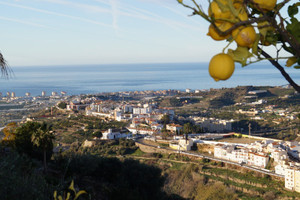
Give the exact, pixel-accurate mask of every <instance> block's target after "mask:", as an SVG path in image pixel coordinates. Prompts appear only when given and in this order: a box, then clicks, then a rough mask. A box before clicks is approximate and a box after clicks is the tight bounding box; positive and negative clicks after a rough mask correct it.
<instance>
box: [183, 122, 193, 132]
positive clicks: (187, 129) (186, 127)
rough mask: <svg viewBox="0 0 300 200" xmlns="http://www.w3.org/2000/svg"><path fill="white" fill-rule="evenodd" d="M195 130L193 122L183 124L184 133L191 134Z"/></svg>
mask: <svg viewBox="0 0 300 200" xmlns="http://www.w3.org/2000/svg"><path fill="white" fill-rule="evenodd" d="M192 132H193V125H192V124H191V123H185V124H184V125H183V133H184V134H189V133H192Z"/></svg>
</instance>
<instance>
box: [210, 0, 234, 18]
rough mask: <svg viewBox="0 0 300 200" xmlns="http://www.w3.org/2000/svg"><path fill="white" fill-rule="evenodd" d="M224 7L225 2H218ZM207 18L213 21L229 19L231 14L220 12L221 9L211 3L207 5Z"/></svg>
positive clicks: (216, 4) (221, 0)
mask: <svg viewBox="0 0 300 200" xmlns="http://www.w3.org/2000/svg"><path fill="white" fill-rule="evenodd" d="M219 2H220V3H221V4H223V5H224V6H226V5H227V1H226V0H220V1H219ZM208 16H210V17H212V16H213V17H214V18H215V19H229V18H230V17H231V13H230V12H229V11H225V12H224V11H222V9H221V8H220V7H219V5H218V3H217V2H216V1H212V2H211V3H210V4H209V8H208Z"/></svg>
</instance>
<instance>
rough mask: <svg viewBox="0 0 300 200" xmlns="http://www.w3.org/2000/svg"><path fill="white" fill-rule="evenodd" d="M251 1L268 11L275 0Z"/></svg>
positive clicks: (272, 7) (272, 6)
mask: <svg viewBox="0 0 300 200" xmlns="http://www.w3.org/2000/svg"><path fill="white" fill-rule="evenodd" d="M253 2H254V3H256V4H257V6H258V8H260V9H262V10H266V11H270V10H273V9H274V8H275V6H276V3H277V0H253Z"/></svg>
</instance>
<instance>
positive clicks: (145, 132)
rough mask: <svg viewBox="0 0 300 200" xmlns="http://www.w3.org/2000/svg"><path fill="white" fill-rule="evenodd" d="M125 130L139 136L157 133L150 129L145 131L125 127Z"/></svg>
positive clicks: (143, 129) (144, 129)
mask: <svg viewBox="0 0 300 200" xmlns="http://www.w3.org/2000/svg"><path fill="white" fill-rule="evenodd" d="M127 129H128V130H129V131H130V132H131V133H132V134H141V135H153V134H155V133H157V132H158V131H157V130H152V129H146V128H133V127H127Z"/></svg>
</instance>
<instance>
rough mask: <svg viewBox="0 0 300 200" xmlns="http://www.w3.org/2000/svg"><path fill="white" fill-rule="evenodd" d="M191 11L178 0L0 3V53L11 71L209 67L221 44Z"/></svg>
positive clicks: (21, 0) (10, 0)
mask: <svg viewBox="0 0 300 200" xmlns="http://www.w3.org/2000/svg"><path fill="white" fill-rule="evenodd" d="M202 6H203V8H204V9H205V10H207V1H203V5H202ZM191 12H192V11H191V10H189V9H187V8H184V7H183V6H181V5H180V4H179V3H177V0H72V1H71V0H0V21H1V30H2V31H1V39H0V41H1V42H0V44H1V45H0V51H1V52H2V54H3V55H4V56H5V58H6V60H7V61H8V63H9V65H10V66H42V65H74V64H78V65H81V64H113V63H117V64H120V63H177V62H208V61H209V60H210V58H211V57H212V56H213V55H214V54H216V53H218V52H221V51H222V49H223V47H224V46H225V45H226V43H225V42H216V41H213V40H212V39H210V38H209V37H208V36H206V33H207V29H208V23H207V22H206V21H204V20H203V19H202V18H200V17H199V16H192V17H191V16H189V15H190V14H191Z"/></svg>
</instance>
